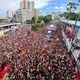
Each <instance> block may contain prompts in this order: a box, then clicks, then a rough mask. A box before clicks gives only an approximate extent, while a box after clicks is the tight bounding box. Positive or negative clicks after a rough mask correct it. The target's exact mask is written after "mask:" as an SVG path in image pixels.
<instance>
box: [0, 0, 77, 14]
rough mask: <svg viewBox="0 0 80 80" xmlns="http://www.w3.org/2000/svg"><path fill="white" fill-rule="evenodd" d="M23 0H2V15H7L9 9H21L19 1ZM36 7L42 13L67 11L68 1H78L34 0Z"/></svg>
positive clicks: (0, 9)
mask: <svg viewBox="0 0 80 80" xmlns="http://www.w3.org/2000/svg"><path fill="white" fill-rule="evenodd" d="M20 1H22V0H0V16H5V15H6V11H7V10H11V11H12V10H13V11H16V10H17V9H19V3H20ZM33 1H34V2H35V8H38V9H39V10H40V12H41V14H46V13H51V12H65V11H66V5H67V3H68V1H72V2H77V0H33Z"/></svg>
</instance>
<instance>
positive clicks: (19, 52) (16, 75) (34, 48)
mask: <svg viewBox="0 0 80 80" xmlns="http://www.w3.org/2000/svg"><path fill="white" fill-rule="evenodd" d="M48 26H49V25H48ZM55 26H56V25H55ZM46 28H47V25H45V26H44V27H41V28H39V29H37V30H36V31H34V30H29V29H27V26H21V27H19V28H17V29H15V30H9V31H8V32H6V34H5V36H4V37H2V38H0V64H3V63H5V62H6V61H8V62H10V65H11V67H10V70H9V71H8V76H7V77H8V80H76V76H75V65H76V62H75V60H74V57H73V55H72V53H71V52H68V51H67V48H66V44H65V41H64V39H63V36H62V33H61V28H60V27H57V26H56V30H55V31H53V36H52V39H51V41H47V39H46V30H47V29H46Z"/></svg>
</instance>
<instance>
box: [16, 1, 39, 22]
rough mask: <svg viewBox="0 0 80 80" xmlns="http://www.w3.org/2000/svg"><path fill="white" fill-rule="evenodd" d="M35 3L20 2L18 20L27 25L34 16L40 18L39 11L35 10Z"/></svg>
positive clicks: (17, 12) (17, 13)
mask: <svg viewBox="0 0 80 80" xmlns="http://www.w3.org/2000/svg"><path fill="white" fill-rule="evenodd" d="M34 5H35V4H34V1H29V0H23V1H21V2H20V9H19V10H17V11H16V16H17V20H18V21H20V22H22V23H25V22H26V20H31V19H32V17H33V16H36V15H37V16H38V14H39V10H38V9H35V8H34Z"/></svg>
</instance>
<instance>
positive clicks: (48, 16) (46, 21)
mask: <svg viewBox="0 0 80 80" xmlns="http://www.w3.org/2000/svg"><path fill="white" fill-rule="evenodd" d="M51 20H52V17H51V15H47V16H44V17H43V21H44V22H45V23H49V22H50V21H51Z"/></svg>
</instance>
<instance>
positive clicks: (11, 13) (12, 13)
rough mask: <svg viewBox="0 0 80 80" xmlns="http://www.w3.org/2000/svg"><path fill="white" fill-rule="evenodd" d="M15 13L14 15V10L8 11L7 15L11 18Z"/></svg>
mask: <svg viewBox="0 0 80 80" xmlns="http://www.w3.org/2000/svg"><path fill="white" fill-rule="evenodd" d="M13 15H14V12H13V11H7V15H6V17H7V19H9V18H12V17H13Z"/></svg>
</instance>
